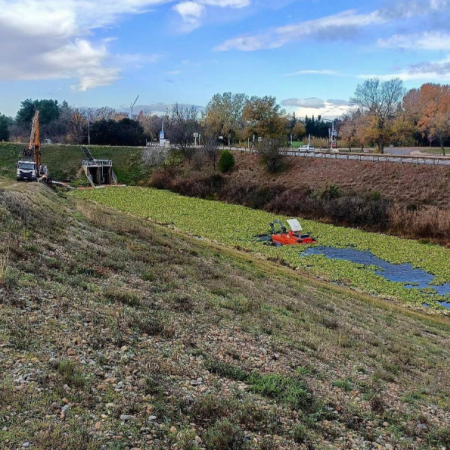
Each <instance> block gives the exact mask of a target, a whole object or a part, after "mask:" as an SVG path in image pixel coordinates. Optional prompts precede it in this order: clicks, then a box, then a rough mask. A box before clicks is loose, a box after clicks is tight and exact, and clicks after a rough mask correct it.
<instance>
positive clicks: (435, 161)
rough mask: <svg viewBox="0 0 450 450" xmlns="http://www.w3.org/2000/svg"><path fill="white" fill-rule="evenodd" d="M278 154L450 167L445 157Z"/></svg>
mask: <svg viewBox="0 0 450 450" xmlns="http://www.w3.org/2000/svg"><path fill="white" fill-rule="evenodd" d="M229 150H232V151H240V152H244V153H258V151H257V150H255V149H249V148H239V147H231V148H229ZM280 153H281V154H282V155H285V156H294V157H303V158H323V159H344V160H348V161H370V162H396V163H400V164H416V165H419V164H421V165H428V166H437V165H442V166H450V157H445V156H441V157H439V156H425V155H423V156H422V155H421V156H416V155H391V154H389V153H384V154H377V153H370V154H369V153H349V152H342V153H341V152H330V151H313V152H300V151H295V150H290V149H286V150H281V151H280Z"/></svg>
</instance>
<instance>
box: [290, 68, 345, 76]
mask: <svg viewBox="0 0 450 450" xmlns="http://www.w3.org/2000/svg"><path fill="white" fill-rule="evenodd" d="M295 75H340V73H339V72H336V71H335V70H326V69H324V70H299V71H298V72H292V73H287V74H285V76H286V77H292V76H295Z"/></svg>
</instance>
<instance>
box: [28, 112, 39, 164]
mask: <svg viewBox="0 0 450 450" xmlns="http://www.w3.org/2000/svg"><path fill="white" fill-rule="evenodd" d="M28 150H29V151H30V152H31V153H32V154H34V162H35V164H36V169H37V170H39V167H40V166H41V139H40V126H39V111H36V112H35V113H34V117H33V122H32V125H31V136H30V145H29V147H28Z"/></svg>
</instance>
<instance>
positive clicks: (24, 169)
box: [16, 160, 48, 181]
mask: <svg viewBox="0 0 450 450" xmlns="http://www.w3.org/2000/svg"><path fill="white" fill-rule="evenodd" d="M47 175H48V170H47V166H46V165H45V164H41V165H40V167H39V170H37V169H36V163H35V162H34V161H26V160H21V161H19V162H18V163H17V173H16V178H17V181H27V180H28V181H38V179H39V178H41V177H44V178H47Z"/></svg>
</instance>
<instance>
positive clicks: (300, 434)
mask: <svg viewBox="0 0 450 450" xmlns="http://www.w3.org/2000/svg"><path fill="white" fill-rule="evenodd" d="M292 431H293V438H294V441H295V442H297V444H303V443H304V442H305V441H306V440H307V439H308V437H309V435H308V429H307V428H306V427H305V425H301V424H297V425H295V426H294V429H293V430H292Z"/></svg>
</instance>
